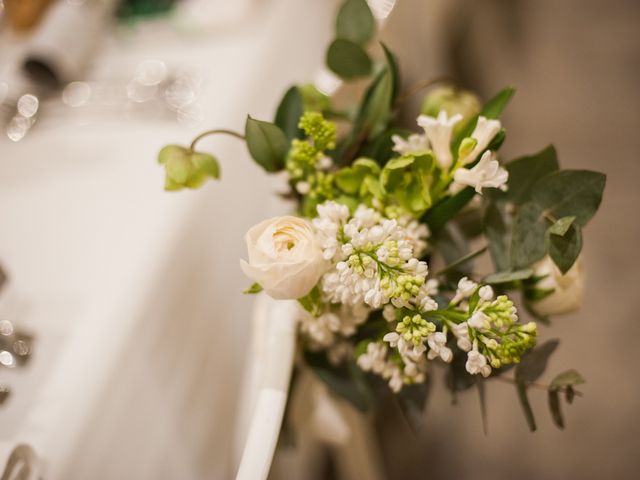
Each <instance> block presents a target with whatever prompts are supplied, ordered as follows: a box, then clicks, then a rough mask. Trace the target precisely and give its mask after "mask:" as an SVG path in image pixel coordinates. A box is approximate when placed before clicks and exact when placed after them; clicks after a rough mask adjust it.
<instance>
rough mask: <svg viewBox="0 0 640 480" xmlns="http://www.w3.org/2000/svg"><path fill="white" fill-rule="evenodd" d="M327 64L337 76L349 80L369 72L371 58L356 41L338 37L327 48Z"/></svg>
mask: <svg viewBox="0 0 640 480" xmlns="http://www.w3.org/2000/svg"><path fill="white" fill-rule="evenodd" d="M327 66H328V67H329V68H330V69H331V71H333V72H334V73H335V74H336V75H338V76H339V77H341V78H344V79H345V80H351V79H354V78H358V77H364V76H366V75H368V74H369V73H370V72H371V59H370V58H369V55H368V54H367V52H365V51H364V49H363V48H362V47H361V46H360V45H358V44H357V43H354V42H352V41H350V40H345V39H343V38H338V39H336V40H334V41H333V42H332V43H331V45H330V46H329V50H327Z"/></svg>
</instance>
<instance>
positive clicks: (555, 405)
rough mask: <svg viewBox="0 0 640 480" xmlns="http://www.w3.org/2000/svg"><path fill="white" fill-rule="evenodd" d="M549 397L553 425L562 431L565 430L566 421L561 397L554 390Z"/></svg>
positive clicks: (550, 391)
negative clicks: (561, 405)
mask: <svg viewBox="0 0 640 480" xmlns="http://www.w3.org/2000/svg"><path fill="white" fill-rule="evenodd" d="M548 395H549V397H548V398H549V411H550V412H551V418H552V419H553V423H555V425H556V426H557V427H558V428H559V429H561V430H562V429H563V428H564V419H563V418H562V409H561V408H560V395H559V394H558V392H557V391H554V390H549V393H548Z"/></svg>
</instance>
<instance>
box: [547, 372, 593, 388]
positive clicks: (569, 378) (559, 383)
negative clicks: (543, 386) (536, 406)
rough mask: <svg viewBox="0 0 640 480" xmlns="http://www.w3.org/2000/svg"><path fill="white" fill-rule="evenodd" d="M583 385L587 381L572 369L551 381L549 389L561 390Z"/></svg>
mask: <svg viewBox="0 0 640 480" xmlns="http://www.w3.org/2000/svg"><path fill="white" fill-rule="evenodd" d="M583 383H585V379H584V378H583V377H582V375H580V373H578V371H577V370H574V369H571V370H567V371H566V372H562V373H560V374H558V375H556V377H555V378H554V379H553V380H552V381H551V384H550V385H549V389H550V390H560V389H562V388H565V387H568V386H574V385H581V384H583Z"/></svg>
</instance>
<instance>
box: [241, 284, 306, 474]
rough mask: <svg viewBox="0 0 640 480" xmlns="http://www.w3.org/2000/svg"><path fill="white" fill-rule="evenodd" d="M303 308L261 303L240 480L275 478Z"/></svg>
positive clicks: (253, 344)
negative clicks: (273, 464)
mask: <svg viewBox="0 0 640 480" xmlns="http://www.w3.org/2000/svg"><path fill="white" fill-rule="evenodd" d="M297 309H298V307H297V305H296V302H295V301H291V300H288V301H286V300H285V301H283V300H280V301H277V300H272V299H270V298H269V297H267V296H263V297H262V298H260V301H259V303H257V304H256V309H255V312H254V319H253V328H252V342H251V346H250V349H249V353H250V355H251V359H250V360H249V369H250V370H249V371H248V372H247V373H248V377H247V378H248V379H249V383H248V384H247V385H246V387H245V392H244V395H245V396H244V402H245V404H244V405H243V407H244V408H243V409H242V410H241V411H240V412H239V415H240V418H241V419H245V418H251V422H250V424H249V430H248V433H247V435H246V442H245V445H244V449H243V452H242V459H241V461H240V467H239V469H238V474H237V476H236V480H263V479H266V478H267V476H268V474H269V470H270V468H271V462H272V460H273V454H274V452H275V450H276V445H277V443H278V437H279V434H280V427H281V424H282V418H283V416H284V409H285V406H286V403H287V395H288V391H289V382H290V379H291V371H292V369H293V358H294V356H293V354H294V351H295V346H296V323H297V315H298V310H297ZM256 389H257V392H255V390H256ZM254 392H255V393H254ZM247 407H249V408H247Z"/></svg>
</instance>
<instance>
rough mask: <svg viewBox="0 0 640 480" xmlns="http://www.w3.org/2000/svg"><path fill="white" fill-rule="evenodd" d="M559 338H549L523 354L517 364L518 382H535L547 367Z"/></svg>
mask: <svg viewBox="0 0 640 480" xmlns="http://www.w3.org/2000/svg"><path fill="white" fill-rule="evenodd" d="M559 343H560V342H558V340H548V341H546V342H545V343H543V344H542V345H539V346H537V347H536V348H534V349H533V350H529V351H528V352H527V353H525V354H524V355H523V356H522V359H521V360H520V363H519V364H518V365H517V366H516V382H518V383H520V382H524V383H529V382H535V381H536V380H538V378H540V376H542V374H543V373H544V371H545V369H546V368H547V362H548V361H549V357H550V356H551V354H552V353H553V352H554V351H555V350H556V348H558V344H559Z"/></svg>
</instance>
